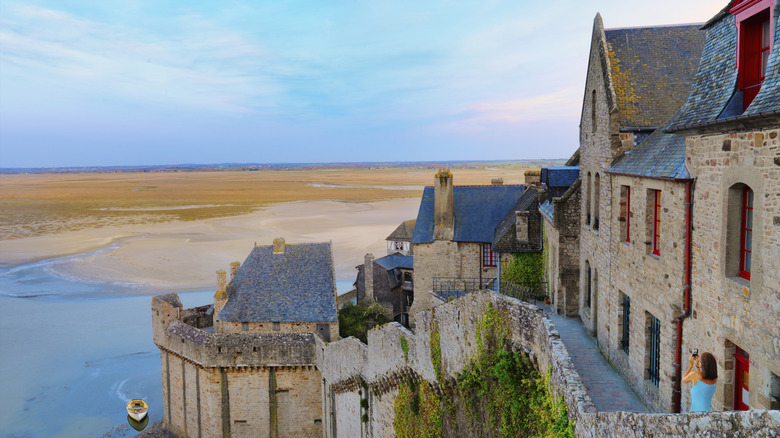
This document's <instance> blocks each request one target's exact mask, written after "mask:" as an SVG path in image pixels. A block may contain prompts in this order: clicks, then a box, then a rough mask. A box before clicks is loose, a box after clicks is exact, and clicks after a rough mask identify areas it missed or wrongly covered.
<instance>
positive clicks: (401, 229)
mask: <svg viewBox="0 0 780 438" xmlns="http://www.w3.org/2000/svg"><path fill="white" fill-rule="evenodd" d="M415 222H416V221H415V220H414V219H412V220H408V221H403V222H401V225H399V226H398V228H396V229H395V231H393V232H392V233H390V235H389V236H387V238H386V239H385V240H412V234H413V233H414V223H415Z"/></svg>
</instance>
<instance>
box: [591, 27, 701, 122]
mask: <svg viewBox="0 0 780 438" xmlns="http://www.w3.org/2000/svg"><path fill="white" fill-rule="evenodd" d="M700 26H701V24H685V25H674V26H657V27H641V28H622V29H605V30H604V35H605V37H606V40H607V44H608V46H609V58H610V68H611V73H612V74H611V76H612V81H613V84H614V88H615V95H616V97H617V106H618V108H619V110H620V115H621V121H620V128H621V129H626V128H635V129H642V128H643V129H655V128H657V127H658V126H661V124H663V123H664V122H665V121H667V120H668V119H669V117H671V116H672V115H673V114H674V113H675V112H676V111H677V110H678V109H679V108H680V106H681V105H682V104H683V103H684V102H685V99H686V98H687V97H688V93H689V91H690V87H691V84H692V83H693V79H694V75H695V73H696V68H697V67H698V65H699V59H700V56H701V53H702V47H703V45H704V38H705V32H704V31H701V30H699V27H700Z"/></svg>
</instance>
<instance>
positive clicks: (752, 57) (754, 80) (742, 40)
mask: <svg viewBox="0 0 780 438" xmlns="http://www.w3.org/2000/svg"><path fill="white" fill-rule="evenodd" d="M774 4H775V2H774V0H742V1H735V2H734V3H733V4H732V6H731V9H729V12H730V13H731V14H733V15H734V17H735V19H736V25H737V29H738V31H737V69H738V70H739V75H738V87H739V89H740V90H742V106H743V111H744V110H746V109H747V108H748V107H749V106H750V104H751V103H752V102H753V99H755V97H756V95H757V94H758V92H759V90H760V89H761V84H762V82H763V81H764V77H765V76H766V65H767V60H768V59H769V53H770V51H771V46H772V35H773V32H772V21H771V20H770V17H771V16H772V9H773V8H774Z"/></svg>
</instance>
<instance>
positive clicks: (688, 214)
mask: <svg viewBox="0 0 780 438" xmlns="http://www.w3.org/2000/svg"><path fill="white" fill-rule="evenodd" d="M692 191H693V182H692V181H690V180H689V181H687V182H686V183H685V264H684V269H685V273H684V278H685V286H684V287H683V312H682V313H681V314H679V315H678V316H677V349H676V351H675V356H674V388H673V392H672V412H674V413H676V414H679V413H680V404H681V400H682V398H681V393H680V386H681V382H682V367H681V363H682V337H683V320H685V319H686V318H688V317H689V316H691V264H692V261H691V255H692V244H691V234H692V231H693V201H692V199H691V195H692Z"/></svg>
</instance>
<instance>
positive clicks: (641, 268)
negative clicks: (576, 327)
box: [598, 175, 690, 412]
mask: <svg viewBox="0 0 780 438" xmlns="http://www.w3.org/2000/svg"><path fill="white" fill-rule="evenodd" d="M605 181H609V182H610V185H611V189H610V191H609V193H612V194H615V196H612V197H611V201H612V205H611V206H610V209H611V210H612V211H613V212H614V214H612V215H610V217H611V218H612V220H611V221H610V222H609V223H607V222H606V221H604V222H602V224H603V225H602V230H599V231H600V232H604V233H605V234H607V235H608V236H609V238H610V239H611V240H610V242H609V245H607V246H604V247H603V248H602V251H603V252H604V253H605V254H606V255H607V256H608V257H609V258H610V264H609V270H608V271H604V272H599V275H600V277H601V278H603V280H602V281H599V291H598V294H599V298H602V299H603V301H604V306H603V307H602V308H604V309H605V311H604V313H602V315H603V317H604V319H605V322H606V324H605V326H606V334H605V336H601V337H600V339H605V340H606V342H603V343H602V344H601V345H600V348H601V349H602V351H605V352H606V356H607V358H608V359H609V360H610V361H611V362H612V363H613V364H614V365H615V367H616V368H617V369H618V370H619V371H620V372H621V373H622V374H623V376H624V378H625V379H626V381H627V382H628V383H629V384H630V385H631V386H632V388H633V389H634V391H636V393H637V394H639V395H640V397H641V398H642V400H643V401H644V402H645V404H647V405H648V406H650V407H652V408H653V410H655V411H657V412H671V411H672V393H673V385H674V378H675V368H674V355H675V351H676V339H677V326H676V318H677V316H678V315H679V314H680V313H682V309H683V295H684V285H685V278H684V266H685V250H686V248H685V214H686V206H685V190H686V184H685V183H684V182H673V181H664V180H657V179H650V178H641V177H630V176H622V175H607V178H605ZM624 186H625V187H630V188H631V203H630V204H631V205H630V212H629V214H630V216H629V218H630V235H629V237H630V241H626V240H625V236H624V234H623V233H622V232H621V231H620V230H621V229H622V227H624V226H625V224H626V221H627V220H628V219H629V218H626V217H625V214H626V213H625V212H624V211H623V210H624V209H625V208H624V207H621V205H620V203H621V202H622V201H623V200H622V199H621V187H624ZM656 190H657V191H660V198H659V199H660V206H661V213H660V217H659V219H660V226H659V245H658V247H659V255H654V254H653V251H652V241H653V230H654V228H653V220H654V208H655V195H654V193H655V192H654V191H656ZM626 196H627V195H626ZM626 199H627V198H626ZM623 296H627V297H629V298H630V303H631V304H630V311H629V323H628V328H629V330H628V331H629V338H628V352H626V351H624V350H623V349H622V346H621V341H622V338H623V330H622V328H623V312H624V308H623ZM651 315H652V316H653V317H655V318H657V319H658V320H659V322H660V342H659V354H660V359H659V367H660V369H659V381H658V385H655V384H654V383H652V382H651V381H650V380H649V379H648V377H649V376H648V373H647V371H646V370H647V369H648V368H649V367H650V349H651V348H652V346H651V345H650V339H651V337H650V334H649V332H648V330H647V325H648V320H649V318H650V317H651ZM683 360H684V361H685V360H687V356H686V357H685V358H683ZM686 363H687V362H686ZM689 404H690V403H688V404H686V405H684V409H683V410H687V407H688V406H689Z"/></svg>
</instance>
